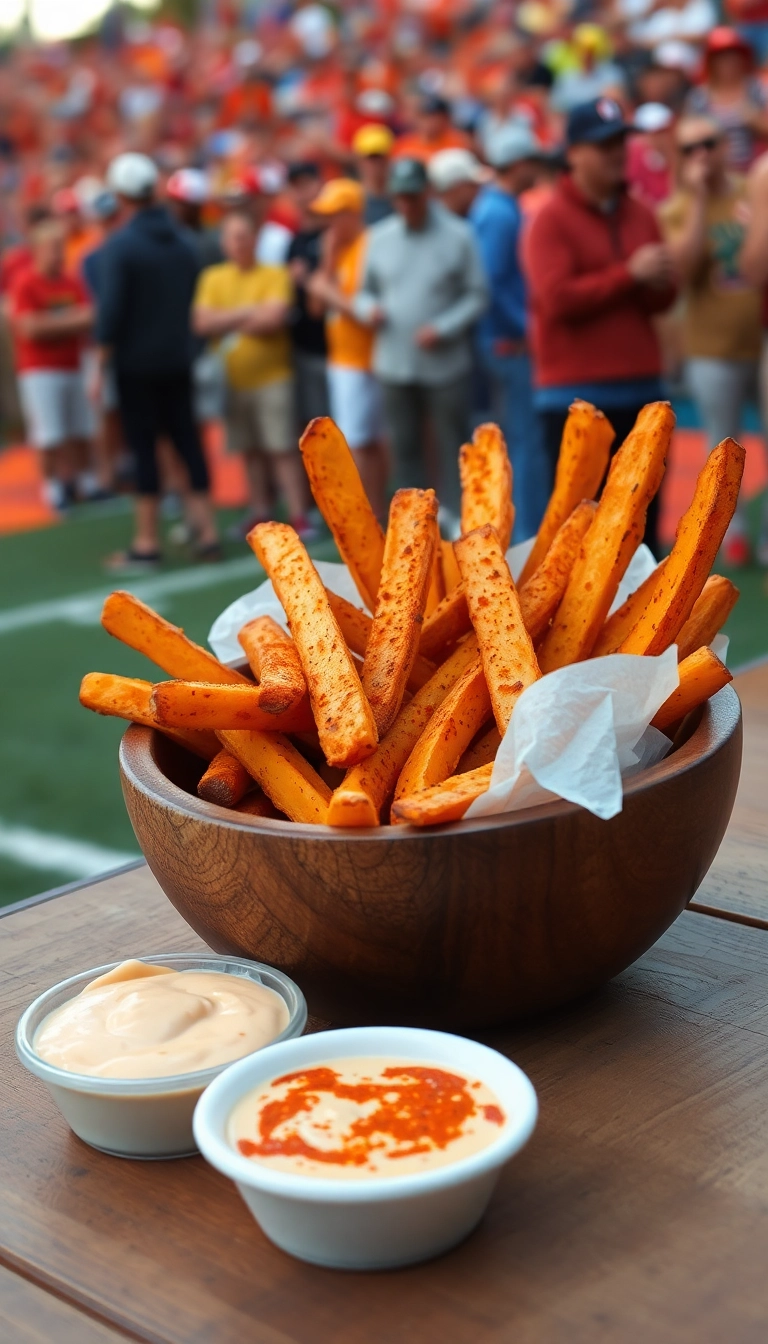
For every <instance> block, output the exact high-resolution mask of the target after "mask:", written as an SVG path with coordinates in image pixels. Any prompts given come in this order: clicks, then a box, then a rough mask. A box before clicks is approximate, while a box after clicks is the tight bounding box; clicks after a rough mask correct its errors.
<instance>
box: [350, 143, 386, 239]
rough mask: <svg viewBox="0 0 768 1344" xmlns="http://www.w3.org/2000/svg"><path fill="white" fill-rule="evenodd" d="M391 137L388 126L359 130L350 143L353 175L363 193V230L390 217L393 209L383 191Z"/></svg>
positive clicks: (384, 190)
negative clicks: (354, 172)
mask: <svg viewBox="0 0 768 1344" xmlns="http://www.w3.org/2000/svg"><path fill="white" fill-rule="evenodd" d="M394 143H395V137H394V135H393V134H392V132H391V131H390V129H389V127H388V126H379V125H373V124H372V125H370V126H361V127H360V130H359V131H358V132H357V134H356V135H355V137H354V139H353V141H352V152H353V153H354V155H355V165H356V167H357V174H358V177H359V178H360V181H361V182H362V184H363V190H364V191H365V210H364V211H363V220H364V222H365V225H366V228H370V226H371V225H372V224H378V222H379V220H380V219H386V218H387V215H391V214H392V212H393V210H394V208H395V207H394V206H393V204H392V201H391V200H390V197H389V192H388V191H387V179H388V177H389V160H390V156H391V154H392V146H393V145H394Z"/></svg>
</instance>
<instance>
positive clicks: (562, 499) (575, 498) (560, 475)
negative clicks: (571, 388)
mask: <svg viewBox="0 0 768 1344" xmlns="http://www.w3.org/2000/svg"><path fill="white" fill-rule="evenodd" d="M614 437H615V436H614V431H613V425H612V424H611V422H610V421H609V420H607V419H606V417H605V416H604V415H603V412H602V411H598V410H597V409H596V408H595V407H594V406H592V405H591V403H590V402H588V401H580V400H578V399H577V400H576V401H574V403H573V405H572V406H571V409H570V411H569V412H568V419H567V420H566V422H565V428H564V430H563V438H562V442H561V444H560V456H559V457H558V459H557V470H556V472H555V488H554V490H553V491H552V495H551V498H550V501H549V503H548V505H547V508H546V512H545V514H544V517H543V519H542V522H541V526H540V527H539V530H538V533H537V534H536V541H535V542H534V545H533V550H532V551H531V553H530V555H529V556H528V559H527V560H526V562H525V565H524V566H523V570H522V573H521V575H520V578H519V579H518V583H519V585H520V587H522V586H523V584H524V583H526V582H527V580H528V579H529V578H530V577H531V575H532V574H533V572H534V570H535V569H537V568H538V566H539V565H540V564H541V562H542V560H543V559H544V556H545V555H546V553H547V551H548V550H549V548H550V546H551V545H552V542H553V540H554V536H555V533H556V532H557V530H558V528H559V527H562V525H563V523H564V522H565V520H566V518H569V517H570V515H571V514H572V513H573V510H574V509H575V508H576V505H577V504H578V503H580V501H581V500H582V499H594V497H595V495H596V494H597V491H598V490H599V488H600V482H601V481H602V479H603V477H604V475H605V469H606V467H607V466H608V454H609V452H610V449H611V444H612V443H613V440H614Z"/></svg>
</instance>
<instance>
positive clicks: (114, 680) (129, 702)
mask: <svg viewBox="0 0 768 1344" xmlns="http://www.w3.org/2000/svg"><path fill="white" fill-rule="evenodd" d="M152 689H153V687H152V682H151V681H141V680H140V679H139V678H138V677H117V676H115V675H114V674H113V673H112V672H87V673H86V675H85V676H84V677H83V680H82V682H81V683H80V704H81V705H83V706H84V708H85V709H92V710H93V711H94V713H96V714H106V715H108V716H109V717H110V718H115V719H128V720H129V721H130V722H131V723H140V724H142V725H143V726H144V727H145V728H157V729H159V731H160V732H161V733H164V734H165V736H166V737H170V738H171V739H172V740H173V741H174V742H178V743H179V746H181V747H186V748H187V750H188V751H191V752H193V753H194V755H195V756H201V757H202V758H203V760H204V761H210V760H211V758H212V757H213V756H215V755H216V753H217V751H218V741H217V739H216V737H215V735H214V734H213V733H203V732H193V731H192V730H190V729H186V730H185V729H176V730H172V729H169V728H166V727H165V726H163V725H162V724H159V723H158V721H157V718H156V716H155V713H154V711H153V709H152V705H151V698H152Z"/></svg>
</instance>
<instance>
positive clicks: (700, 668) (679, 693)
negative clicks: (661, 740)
mask: <svg viewBox="0 0 768 1344" xmlns="http://www.w3.org/2000/svg"><path fill="white" fill-rule="evenodd" d="M678 672H679V674H680V685H679V686H678V688H677V690H676V691H673V692H672V694H671V695H670V697H669V699H668V700H665V701H664V704H663V705H662V706H661V709H660V710H659V712H658V714H657V715H656V717H655V718H654V719H652V720H651V723H652V724H653V726H654V728H659V729H661V731H662V733H664V732H666V731H667V729H668V728H671V727H672V726H673V724H676V723H677V722H678V720H679V719H683V718H685V715H686V714H690V712H691V710H692V709H697V708H698V706H699V705H702V704H703V703H704V701H705V700H709V698H710V696H712V695H714V694H715V692H716V691H719V690H721V689H722V688H723V686H727V684H728V682H729V681H733V676H732V675H731V673H730V672H729V671H728V668H727V667H726V666H725V664H724V663H721V662H720V659H719V658H718V657H717V656H716V655H715V654H714V653H713V652H712V650H711V649H707V648H703V649H697V650H696V652H695V653H689V655H688V657H687V658H684V659H683V661H682V663H680V665H679V667H678Z"/></svg>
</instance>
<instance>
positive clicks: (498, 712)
mask: <svg viewBox="0 0 768 1344" xmlns="http://www.w3.org/2000/svg"><path fill="white" fill-rule="evenodd" d="M456 559H457V560H458V562H459V569H460V570H461V577H462V579H463V581H464V588H465V591H466V594H467V606H468V608H469V614H470V616H471V618H472V624H473V626H474V628H475V634H476V635H477V642H478V645H479V647H480V657H481V659H482V663H483V670H484V672H485V680H486V682H487V684H488V690H489V692H490V696H491V704H492V706H493V715H494V718H495V719H496V727H497V728H498V730H499V732H500V733H504V732H506V730H507V724H508V723H509V720H510V719H511V717H512V711H513V709H514V707H515V705H516V704H517V702H518V700H519V699H520V696H521V695H522V693H523V691H524V690H525V688H526V686H531V685H532V684H533V682H534V681H538V680H539V678H540V676H541V673H540V671H539V665H538V663H537V662H536V654H535V653H534V650H533V641H532V639H531V636H530V635H529V634H528V631H527V630H526V628H525V623H524V621H523V614H522V612H521V610H520V599H519V598H518V595H517V589H516V588H515V584H514V580H513V578H512V575H511V574H510V572H509V566H508V564H507V562H506V560H505V558H504V552H503V550H502V549H501V546H500V544H499V535H498V532H497V531H496V529H495V527H491V526H490V524H489V523H486V524H485V525H484V526H483V527H478V528H475V531H474V532H470V533H468V535H467V536H466V537H462V538H461V540H460V541H457V542H456Z"/></svg>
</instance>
